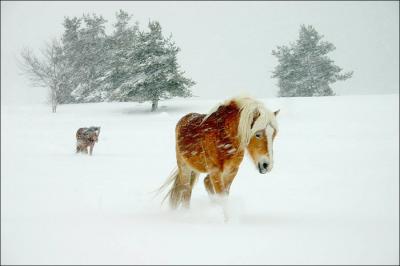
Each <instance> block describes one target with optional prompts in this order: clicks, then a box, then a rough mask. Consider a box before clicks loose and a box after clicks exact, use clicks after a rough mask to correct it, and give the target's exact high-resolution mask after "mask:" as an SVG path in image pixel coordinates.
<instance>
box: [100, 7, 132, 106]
mask: <svg viewBox="0 0 400 266" xmlns="http://www.w3.org/2000/svg"><path fill="white" fill-rule="evenodd" d="M131 18H132V16H131V15H129V14H128V13H127V12H125V11H123V10H120V11H119V12H118V13H116V19H117V21H116V23H115V24H114V32H113V34H112V35H111V36H110V37H108V38H107V49H108V51H109V52H108V63H107V70H106V71H105V78H104V84H105V86H104V91H105V94H104V96H105V99H104V100H109V101H115V100H119V98H120V97H119V95H118V91H119V88H120V86H121V85H122V84H123V83H124V81H125V80H126V79H129V78H130V77H132V76H133V75H135V73H136V65H135V60H136V59H135V53H134V51H135V46H136V40H137V34H138V30H139V26H138V23H137V22H136V23H135V24H134V25H133V26H131V25H129V22H130V20H131ZM113 92H115V93H113Z"/></svg>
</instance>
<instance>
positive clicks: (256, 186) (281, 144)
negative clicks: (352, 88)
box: [1, 94, 399, 264]
mask: <svg viewBox="0 0 400 266" xmlns="http://www.w3.org/2000/svg"><path fill="white" fill-rule="evenodd" d="M222 100H224V99H218V100H216V101H211V100H195V99H193V100H171V101H165V102H161V103H160V106H161V108H160V111H159V112H158V113H150V112H149V111H148V110H149V109H150V106H149V104H135V103H118V104H117V103H101V104H80V105H63V106H60V107H59V109H58V112H57V114H52V113H51V112H50V107H49V106H45V105H30V106H28V105H26V106H19V107H18V106H4V105H3V106H2V108H1V263H2V264H209V263H213V264H314V263H316V264H342V263H343V264H398V263H399V95H398V94H395V95H380V96H375V95H371V96H346V97H345V96H343V97H318V98H287V99H284V98H278V99H264V102H265V103H266V105H267V106H269V107H270V109H272V110H275V109H278V108H280V109H281V112H280V114H279V117H278V118H279V119H278V121H279V123H280V133H279V135H278V137H277V138H276V141H275V144H274V160H275V165H274V169H273V170H272V172H271V173H269V174H266V175H261V174H258V172H257V170H256V169H255V167H254V166H253V165H252V163H251V161H250V159H249V158H245V160H244V161H243V163H242V165H241V168H240V171H239V173H238V175H237V177H236V179H235V181H234V183H233V185H232V188H231V196H230V199H229V203H228V210H229V213H230V216H231V220H230V221H229V222H228V223H224V217H223V214H222V211H221V208H220V206H218V205H215V204H213V203H212V202H211V201H210V200H209V198H208V195H207V193H206V191H205V189H204V187H203V184H202V179H200V182H199V183H198V184H197V186H196V187H195V189H194V192H193V198H192V206H191V209H190V210H189V211H182V210H179V211H170V210H169V209H168V206H167V204H164V205H163V206H161V205H160V202H161V200H162V197H160V196H158V197H154V193H152V191H154V190H155V189H157V188H158V187H159V186H160V185H161V184H162V183H163V182H164V181H165V179H166V178H167V176H168V174H169V173H170V171H171V170H172V169H173V167H174V166H175V148H174V145H175V144H174V127H175V124H176V122H177V121H178V119H179V118H180V117H181V116H182V115H184V114H185V113H188V112H207V111H208V110H209V109H211V108H212V107H214V106H215V104H217V103H218V102H219V101H222ZM92 125H93V126H101V133H100V140H99V143H98V144H97V145H96V146H95V148H94V155H93V156H92V157H89V156H84V155H76V154H75V153H74V152H75V132H76V130H77V129H78V128H79V127H82V126H92Z"/></svg>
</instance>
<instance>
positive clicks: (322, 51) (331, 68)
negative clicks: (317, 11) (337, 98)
mask: <svg viewBox="0 0 400 266" xmlns="http://www.w3.org/2000/svg"><path fill="white" fill-rule="evenodd" d="M322 38H323V35H320V34H319V33H318V32H317V31H316V30H315V29H314V27H312V26H305V25H301V27H300V32H299V39H298V40H297V41H296V42H295V43H292V44H290V45H289V46H278V47H277V49H276V50H273V51H272V54H273V55H274V56H276V57H277V58H278V61H279V64H278V65H277V66H276V67H275V70H274V71H273V76H272V77H273V78H277V79H278V86H279V89H280V90H279V93H278V94H279V96H281V97H292V96H331V95H334V92H333V91H332V89H331V87H330V86H329V85H330V84H332V83H334V82H336V81H338V80H346V79H348V78H350V77H351V76H352V75H353V72H346V73H341V71H342V68H340V67H338V66H337V65H335V64H334V61H333V60H332V59H330V58H329V57H328V56H327V54H328V53H329V52H331V51H333V50H335V49H336V48H335V46H334V45H333V44H332V43H330V42H326V41H322V40H321V39H322Z"/></svg>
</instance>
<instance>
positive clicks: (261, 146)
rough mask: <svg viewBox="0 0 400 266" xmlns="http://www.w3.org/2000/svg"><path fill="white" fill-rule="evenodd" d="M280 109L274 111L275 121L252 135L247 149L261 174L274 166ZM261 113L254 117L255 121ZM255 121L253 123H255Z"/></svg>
mask: <svg viewBox="0 0 400 266" xmlns="http://www.w3.org/2000/svg"><path fill="white" fill-rule="evenodd" d="M278 113H279V110H278V111H275V112H273V117H272V119H273V122H272V123H271V122H270V123H268V124H267V126H266V127H265V128H262V129H259V130H257V131H255V133H254V135H252V136H251V137H250V141H249V143H248V145H247V150H248V152H249V153H250V156H251V158H252V160H253V162H254V164H255V165H256V167H257V168H258V171H259V172H260V173H261V174H265V173H267V172H269V171H271V169H272V167H273V149H272V148H273V142H274V139H275V137H276V135H277V133H278V129H277V126H276V120H275V118H276V116H277V114H278ZM258 116H259V115H256V116H255V117H254V121H255V120H256V119H258ZM254 121H253V124H254Z"/></svg>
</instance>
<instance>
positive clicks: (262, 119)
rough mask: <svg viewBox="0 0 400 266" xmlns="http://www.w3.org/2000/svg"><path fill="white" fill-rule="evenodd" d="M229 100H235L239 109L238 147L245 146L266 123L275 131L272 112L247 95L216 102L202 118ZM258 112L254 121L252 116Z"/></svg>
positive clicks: (229, 101) (276, 128) (228, 102)
mask: <svg viewBox="0 0 400 266" xmlns="http://www.w3.org/2000/svg"><path fill="white" fill-rule="evenodd" d="M231 102H235V103H236V105H237V106H238V107H239V110H240V119H239V126H238V135H239V137H240V147H245V146H247V145H248V144H249V142H250V139H251V137H252V136H253V135H254V134H255V133H256V132H257V131H259V130H262V129H265V128H266V127H267V125H271V126H272V127H273V128H274V129H275V130H276V131H277V130H278V124H277V121H276V118H275V115H274V113H273V112H271V111H270V110H269V109H267V108H266V107H265V106H264V104H263V103H261V102H259V101H257V100H255V99H253V98H251V97H249V96H238V97H234V98H232V99H228V100H226V101H225V102H223V103H221V104H218V105H217V106H215V107H214V108H212V109H211V110H210V112H209V113H208V114H207V116H206V117H205V118H204V119H203V121H205V120H206V119H207V118H208V117H209V116H210V115H211V114H212V113H214V112H215V111H217V110H218V108H219V107H220V106H226V105H229V104H230V103H231ZM257 113H258V114H259V116H258V117H257V119H256V120H255V121H254V124H253V126H252V123H253V120H254V116H255V115H257Z"/></svg>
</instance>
